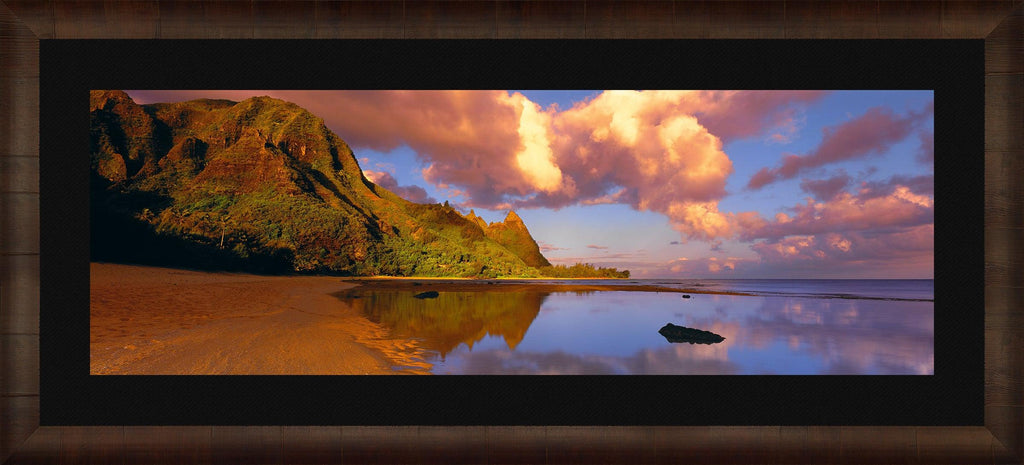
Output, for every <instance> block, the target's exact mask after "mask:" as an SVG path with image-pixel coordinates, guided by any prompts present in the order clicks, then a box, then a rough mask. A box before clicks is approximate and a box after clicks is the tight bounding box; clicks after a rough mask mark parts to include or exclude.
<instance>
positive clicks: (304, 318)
mask: <svg viewBox="0 0 1024 465" xmlns="http://www.w3.org/2000/svg"><path fill="white" fill-rule="evenodd" d="M90 273H91V275H90V296H89V301H90V338H89V341H90V356H91V357H90V373H92V374H135V375H142V374H146V375H149V374H247V375H257V374H295V375H297V374H318V375H347V374H427V373H429V370H430V368H431V365H430V364H429V363H427V362H424V361H423V360H424V357H423V355H424V353H425V351H426V349H424V348H422V347H420V346H419V344H418V343H417V342H416V341H413V340H407V339H401V338H396V337H391V336H390V334H389V332H388V330H387V329H386V328H385V327H383V326H382V325H380V324H378V323H374V322H373V321H370V320H369V319H368V318H366V317H365V316H364V315H363V314H362V313H361V312H360V311H358V310H355V309H353V308H351V307H349V306H348V305H347V304H346V303H345V302H343V301H342V300H341V299H338V298H337V297H335V296H334V295H332V294H336V293H338V292H340V291H343V290H346V289H352V288H355V287H359V288H361V289H364V288H369V289H381V290H422V291H428V290H433V291H439V292H456V291H496V292H522V291H533V292H593V291H615V290H629V291H640V292H674V293H684V292H685V293H694V294H697V293H719V294H734V293H725V292H708V291H701V290H696V289H692V290H691V289H682V290H681V289H671V288H664V287H658V286H639V285H635V284H633V285H630V284H629V283H622V284H618V283H615V282H613V281H612V280H609V282H608V283H600V284H593V283H582V282H581V283H578V284H577V283H571V282H570V283H565V284H552V283H545V282H536V281H531V280H459V279H417V278H355V279H343V278H338V277H325V276H259V275H251V274H242V273H212V272H201V271H190V270H180V269H170V268H158V267H147V266H133V265H116V264H108V263H92V264H91V265H90ZM393 367H401V369H395V368H393Z"/></svg>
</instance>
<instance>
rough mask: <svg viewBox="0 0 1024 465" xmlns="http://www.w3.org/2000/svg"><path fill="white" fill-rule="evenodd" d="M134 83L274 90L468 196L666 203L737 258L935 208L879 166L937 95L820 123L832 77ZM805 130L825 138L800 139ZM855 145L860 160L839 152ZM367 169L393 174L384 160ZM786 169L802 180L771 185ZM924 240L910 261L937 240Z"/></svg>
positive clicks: (924, 143)
mask: <svg viewBox="0 0 1024 465" xmlns="http://www.w3.org/2000/svg"><path fill="white" fill-rule="evenodd" d="M132 92H133V93H134V94H144V95H145V96H146V98H147V99H148V100H150V101H153V100H181V99H185V98H194V97H198V96H203V97H210V96H214V97H224V98H235V99H241V98H245V97H248V96H250V95H252V94H253V92H261V93H266V94H268V95H271V96H274V97H276V98H281V99H284V100H288V101H292V102H295V103H297V104H299V105H300V106H303V107H304V108H306V109H308V110H310V111H311V112H312V113H314V114H317V115H319V116H321V117H322V118H323V119H324V121H325V123H326V124H327V125H328V126H329V127H330V128H331V129H332V130H334V131H335V132H337V133H338V134H339V135H340V136H341V137H342V138H344V139H345V140H346V141H347V142H348V143H349V145H351V146H352V147H354V148H356V149H357V150H358V149H370V150H374V151H379V152H388V151H391V150H394V149H397V148H400V147H408V148H409V149H410V150H411V151H412V152H413V153H415V157H416V159H417V160H418V162H419V163H420V166H421V168H420V169H419V171H418V172H419V176H421V180H422V182H423V183H426V184H429V185H432V186H434V187H437V188H444V189H445V191H446V192H448V193H451V194H454V195H457V196H459V197H460V198H459V199H457V200H455V202H456V203H457V204H458V205H460V206H461V207H466V208H469V207H474V208H477V209H481V208H483V209H493V210H506V209H512V208H514V209H524V208H525V209H529V208H548V209H561V208H566V207H573V206H585V205H598V204H621V205H626V206H628V207H630V208H631V209H633V210H635V211H643V212H654V213H657V214H660V215H663V216H664V218H666V219H667V220H668V226H669V227H670V228H671V229H672V230H674V231H676V232H677V233H678V234H679V239H680V240H681V241H682V242H683V243H686V242H703V243H707V244H709V245H710V247H709V249H710V251H711V252H715V251H717V250H718V249H719V248H720V246H721V245H722V243H723V241H725V242H728V243H731V244H732V249H730V253H733V254H735V253H736V250H737V248H743V249H745V250H744V252H745V253H743V254H740V255H742V256H743V260H746V261H748V262H749V263H747V264H745V265H739V264H738V265H737V266H735V267H734V269H735V270H741V269H748V270H750V269H753V268H754V267H757V266H761V267H764V265H765V264H766V263H774V264H776V265H780V264H782V263H783V261H784V260H786V259H787V257H791V258H792V259H793V260H801V262H799V263H801V265H800V266H804V265H805V264H803V262H802V261H803V260H805V258H806V259H807V260H811V261H814V262H815V263H820V264H821V265H822V266H825V265H826V263H831V264H833V265H838V266H847V265H850V266H857V263H859V261H861V259H860V258H857V259H854V258H853V257H861V256H862V255H864V254H871V255H877V256H885V255H893V254H899V255H904V257H903V258H904V259H906V258H907V257H905V255H906V254H905V253H903V252H904V251H901V250H895V249H885V248H883V249H880V250H877V251H874V252H869V251H865V250H862V249H861V248H862V247H864V246H867V245H869V244H870V245H871V246H873V247H887V246H890V245H898V244H901V243H903V242H905V241H904V239H903V238H904V237H905V236H907V235H914V236H915V237H919V238H920V239H923V240H924V239H925V237H924V236H925V235H926V232H927V231H926V230H925V229H924V227H925V226H926V225H930V224H932V223H933V216H934V214H933V209H934V197H933V194H932V188H931V184H932V179H931V176H930V175H925V176H905V175H903V173H902V172H899V171H893V173H895V174H894V175H892V176H891V177H890V179H889V180H888V181H878V180H875V179H877V176H876V177H874V178H872V177H871V176H870V174H871V173H872V172H873V170H876V169H877V166H875V164H876V163H882V162H881V161H879V160H880V157H882V155H884V154H886V153H889V152H890V151H893V150H899V151H908V152H907V153H906V155H907V156H906V157H904V158H906V159H907V160H909V161H910V162H911V163H914V162H916V163H920V164H926V165H928V166H930V164H931V162H932V160H933V159H934V155H933V142H932V133H931V129H930V123H931V121H932V118H933V105H932V103H931V101H930V100H929V101H928V102H927V103H926V104H924V105H918V104H915V105H914V106H903V107H897V106H896V105H895V103H891V104H890V103H888V102H882V104H881V105H875V106H871V107H868V108H866V109H859V110H856V111H855V112H847V114H846V118H845V119H842V120H840V121H839V122H833V123H830V124H826V125H822V124H821V123H817V122H816V119H817V118H816V117H815V116H816V113H815V112H824V111H826V110H829V109H828V108H819V107H816V106H815V105H821V102H823V101H825V100H826V98H827V97H829V96H830V95H832V94H833V93H829V92H821V91H687V90H664V91H663V90H649V91H636V90H608V91H603V92H599V93H596V94H595V95H593V96H592V97H590V98H587V99H584V100H580V101H575V102H573V103H572V104H571V105H566V106H562V107H560V106H558V105H550V106H547V107H543V106H542V105H540V104H538V103H536V102H534V101H531V100H530V99H529V98H528V97H527V96H525V95H523V94H522V93H519V92H510V91H505V90H487V91H477V90H474V91H458V90H452V91H180V92H178V91H174V92H172V91H132ZM193 94H195V95H193ZM200 94H202V95H200ZM851 94H855V92H852V93H851ZM893 100H895V99H893ZM889 105H892V106H889ZM811 126H814V127H815V130H814V131H811V130H809V129H808V128H809V127H811ZM801 137H803V138H804V139H809V138H814V139H816V142H815V143H814V144H811V145H809V146H807V145H805V146H801V148H800V149H799V150H797V149H793V148H792V144H793V141H795V140H798V139H800V138H801ZM750 140H755V141H763V142H762V144H761V148H760V149H759V150H760V152H759V156H758V157H757V159H756V160H754V161H751V160H745V161H744V163H745V165H744V166H742V168H743V169H742V170H741V171H742V173H743V174H742V175H741V177H742V178H743V179H734V180H730V178H733V177H737V178H738V177H740V176H737V173H738V169H739V168H741V167H740V166H738V165H737V164H736V156H735V155H734V154H733V153H730V152H731V151H732V149H728V147H730V146H729V144H730V143H732V142H736V141H750ZM851 161H858V162H862V163H864V165H863V169H861V170H860V171H854V170H852V169H847V168H848V167H847V165H843V163H849V162H851ZM364 168H365V167H364ZM896 169H897V168H893V170H896ZM898 169H904V168H898ZM367 173H368V176H372V177H373V179H379V180H380V181H381V183H385V184H387V183H388V182H389V181H390V180H389V179H387V177H388V174H387V173H385V172H383V171H380V170H373V169H369V170H368V171H367ZM416 181H417V182H419V180H416ZM393 184H394V186H395V189H396V190H399V191H401V192H405V193H407V194H408V195H409V196H411V197H414V198H415V199H417V200H423V201H427V200H431V199H433V197H431V196H430V195H429V194H428V193H427V192H426V191H424V190H422V187H419V186H416V185H415V183H414V184H413V185H408V186H406V185H399V184H398V183H397V182H394V183H393ZM779 185H787V186H789V185H791V187H787V188H786V189H791V190H793V191H794V192H793V193H792V194H787V195H779V194H776V193H770V192H777V191H771V189H773V188H775V187H777V186H779ZM729 186H732V187H729ZM797 186H799V190H796V189H797ZM762 193H763V194H762ZM435 195H436V194H435ZM739 195H747V196H748V197H749V196H751V195H753V196H755V197H756V196H761V195H764V196H765V197H770V198H772V199H774V200H773V201H774V202H775V207H774V210H772V211H769V210H767V209H765V208H764V207H763V206H761V207H760V208H756V209H755V208H751V209H744V208H742V207H743V205H742V204H740V206H739V208H737V207H736V204H735V203H734V204H733V206H732V208H725V207H723V201H724V200H727V199H729V198H731V197H734V196H739ZM804 196H808V199H802V197H804ZM779 210H783V211H779ZM834 235H842V236H843V238H842V239H838V240H831V238H832V237H833V236H834ZM790 236H793V237H797V236H799V237H805V236H807V237H813V238H814V239H813V240H811V242H810V243H811V244H815V245H814V247H816V248H813V250H812V249H811V248H812V247H811V246H807V245H805V246H799V245H796V244H791V243H790V242H792V241H794V240H796V239H789V237H790ZM539 239H540V240H543V238H539ZM843 241H846V242H843ZM847 242H848V244H847ZM926 243H928V244H930V239H928V240H926ZM818 244H820V245H821V247H817V245H818ZM834 244H846V245H840V246H834ZM552 246H554V247H564V246H565V245H563V244H552ZM913 250H915V251H917V253H916V254H915V255H914V256H913V257H912V260H913V261H914V263H922V264H923V263H927V262H928V261H929V259H930V257H931V255H932V252H931V251H924V250H923V249H921V248H914V249H913ZM794 251H796V252H799V253H793V252H794ZM705 258H707V256H705ZM793 263H798V262H793ZM711 268H715V267H713V266H712V267H705V270H706V271H710V270H711ZM926 269H930V267H928V266H924V268H922V270H924V271H926V272H925V274H926V275H930V271H927V270H926ZM719 270H720V271H721V270H725V268H722V267H719Z"/></svg>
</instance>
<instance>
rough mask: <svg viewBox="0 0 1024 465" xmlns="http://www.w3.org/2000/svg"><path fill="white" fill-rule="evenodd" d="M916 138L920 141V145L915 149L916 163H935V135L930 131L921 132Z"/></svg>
mask: <svg viewBox="0 0 1024 465" xmlns="http://www.w3.org/2000/svg"><path fill="white" fill-rule="evenodd" d="M917 137H918V138H919V139H920V140H921V145H920V147H918V149H917V161H919V162H921V163H929V164H930V163H933V162H934V161H935V134H933V133H932V132H931V131H921V132H919V133H918V135H917Z"/></svg>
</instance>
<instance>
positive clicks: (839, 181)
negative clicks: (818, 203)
mask: <svg viewBox="0 0 1024 465" xmlns="http://www.w3.org/2000/svg"><path fill="white" fill-rule="evenodd" d="M849 184H850V176H849V175H847V174H846V173H845V172H841V173H839V174H837V175H835V176H832V177H831V178H828V179H819V180H815V179H804V180H803V181H801V182H800V189H803V191H804V192H809V193H811V194H814V197H815V198H818V199H826V200H827V199H831V198H833V197H835V196H836V195H838V194H839V192H841V191H842V190H843V189H845V188H846V186H847V185H849Z"/></svg>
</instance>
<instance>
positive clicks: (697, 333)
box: [658, 323, 725, 344]
mask: <svg viewBox="0 0 1024 465" xmlns="http://www.w3.org/2000/svg"><path fill="white" fill-rule="evenodd" d="M658 333H659V334H661V335H662V336H665V339H668V342H687V343H690V344H717V343H719V342H722V341H724V340H725V338H724V337H722V336H719V335H717V334H715V333H712V332H711V331H704V330H701V329H693V328H687V327H685V326H676V325H674V324H672V323H668V324H666V325H665V326H664V327H662V328H661V329H659V330H658Z"/></svg>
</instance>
